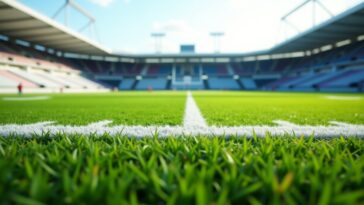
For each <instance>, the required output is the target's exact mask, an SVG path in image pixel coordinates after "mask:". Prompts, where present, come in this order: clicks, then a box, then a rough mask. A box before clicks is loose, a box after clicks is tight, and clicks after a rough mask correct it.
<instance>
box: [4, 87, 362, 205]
mask: <svg viewBox="0 0 364 205" xmlns="http://www.w3.org/2000/svg"><path fill="white" fill-rule="evenodd" d="M193 94H194V97H195V99H196V101H197V103H198V106H199V107H200V109H201V111H202V113H203V115H204V117H205V118H207V121H208V122H209V123H210V124H220V125H243V124H271V123H272V120H276V119H282V120H288V121H291V122H295V123H299V124H327V122H328V121H330V120H338V121H344V122H351V123H358V124H364V101H363V100H358V101H339V100H328V99H325V98H324V96H325V95H339V94H298V93H265V92H194V93H193ZM5 96H8V95H0V98H1V99H2V98H3V97H5ZM13 96H14V95H13ZM50 96H51V97H52V98H51V99H50V100H44V101H3V100H0V124H7V123H32V122H39V121H49V120H52V121H57V122H59V123H61V124H75V125H81V124H87V123H91V122H96V121H100V120H113V121H114V123H115V124H128V125H131V124H137V125H150V124H156V125H166V124H170V125H180V124H181V123H182V118H183V113H184V109H185V101H186V94H185V92H152V93H148V92H124V93H108V94H53V95H50ZM345 96H348V95H345ZM350 96H363V95H350ZM336 137H337V138H333V139H330V140H327V139H314V138H299V137H293V136H277V137H271V136H269V135H267V136H266V137H265V138H256V137H253V138H250V139H247V138H235V137H232V138H225V136H217V137H204V136H199V137H189V136H179V137H170V138H165V139H160V138H158V136H155V137H153V138H142V139H136V138H128V137H126V136H115V137H111V136H108V135H107V134H105V135H104V136H101V137H96V136H81V135H62V134H59V135H57V136H48V135H47V134H44V135H42V136H34V137H32V138H23V137H20V136H8V137H4V136H0V204H29V205H37V204H138V203H141V204H200V205H202V204H254V205H259V204H292V205H293V204H312V205H316V204H319V205H326V204H345V205H350V204H364V188H363V187H364V140H363V139H362V138H354V137H351V138H350V137H349V138H342V137H339V136H336Z"/></svg>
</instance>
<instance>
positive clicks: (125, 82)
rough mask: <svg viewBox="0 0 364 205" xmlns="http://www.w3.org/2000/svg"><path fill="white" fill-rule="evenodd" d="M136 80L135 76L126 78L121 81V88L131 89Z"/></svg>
mask: <svg viewBox="0 0 364 205" xmlns="http://www.w3.org/2000/svg"><path fill="white" fill-rule="evenodd" d="M134 82H135V79H134V78H125V79H123V80H122V81H121V82H120V84H119V89H120V90H131V89H132V86H133V84H134Z"/></svg>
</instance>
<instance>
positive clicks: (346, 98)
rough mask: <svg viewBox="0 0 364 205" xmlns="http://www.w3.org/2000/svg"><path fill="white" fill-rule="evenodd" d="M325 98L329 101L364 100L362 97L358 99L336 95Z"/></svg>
mask: <svg viewBox="0 0 364 205" xmlns="http://www.w3.org/2000/svg"><path fill="white" fill-rule="evenodd" d="M325 98H326V99H329V100H361V99H363V98H362V97H357V96H336V95H329V96H325Z"/></svg>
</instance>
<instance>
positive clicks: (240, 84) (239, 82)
mask: <svg viewBox="0 0 364 205" xmlns="http://www.w3.org/2000/svg"><path fill="white" fill-rule="evenodd" d="M235 81H236V83H237V84H238V85H239V87H240V90H245V87H244V85H243V83H242V82H241V81H240V80H239V79H236V80H235Z"/></svg>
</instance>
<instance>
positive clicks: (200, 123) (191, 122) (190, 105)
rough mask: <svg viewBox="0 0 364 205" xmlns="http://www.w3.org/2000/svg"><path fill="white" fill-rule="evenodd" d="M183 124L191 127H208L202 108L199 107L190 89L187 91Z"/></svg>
mask: <svg viewBox="0 0 364 205" xmlns="http://www.w3.org/2000/svg"><path fill="white" fill-rule="evenodd" d="M183 126H184V127H186V128H190V129H193V128H195V127H207V123H206V121H205V119H204V118H203V116H202V114H201V112H200V109H199V108H198V106H197V104H196V102H195V100H194V99H193V97H192V94H191V92H190V91H188V92H187V100H186V108H185V115H184V120H183Z"/></svg>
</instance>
